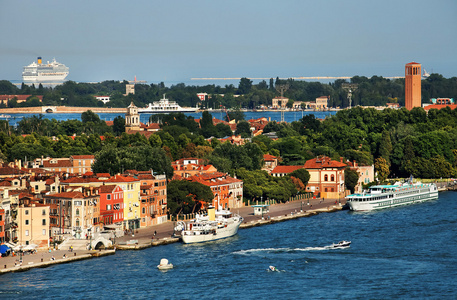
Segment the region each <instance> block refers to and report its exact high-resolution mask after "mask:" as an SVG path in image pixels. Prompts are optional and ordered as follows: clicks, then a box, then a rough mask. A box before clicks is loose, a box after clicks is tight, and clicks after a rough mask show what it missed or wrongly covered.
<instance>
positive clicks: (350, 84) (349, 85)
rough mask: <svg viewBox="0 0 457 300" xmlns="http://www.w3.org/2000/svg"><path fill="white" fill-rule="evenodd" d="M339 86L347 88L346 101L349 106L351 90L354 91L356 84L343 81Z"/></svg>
mask: <svg viewBox="0 0 457 300" xmlns="http://www.w3.org/2000/svg"><path fill="white" fill-rule="evenodd" d="M341 87H342V88H343V89H344V90H347V91H348V102H349V106H348V107H349V108H351V105H352V92H354V91H355V90H356V89H357V87H358V84H357V83H343V84H342V85H341Z"/></svg>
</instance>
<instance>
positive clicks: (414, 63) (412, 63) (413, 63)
mask: <svg viewBox="0 0 457 300" xmlns="http://www.w3.org/2000/svg"><path fill="white" fill-rule="evenodd" d="M406 65H407V66H411V65H420V63H417V62H414V61H412V62H410V63H409V64H406Z"/></svg>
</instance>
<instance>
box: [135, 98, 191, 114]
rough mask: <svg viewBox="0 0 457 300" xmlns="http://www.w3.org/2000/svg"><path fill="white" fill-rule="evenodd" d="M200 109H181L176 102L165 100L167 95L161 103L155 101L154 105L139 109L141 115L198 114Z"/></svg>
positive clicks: (150, 104)
mask: <svg viewBox="0 0 457 300" xmlns="http://www.w3.org/2000/svg"><path fill="white" fill-rule="evenodd" d="M197 110H198V107H181V106H179V104H178V103H176V102H175V101H170V100H168V99H167V98H165V94H164V95H163V98H162V99H160V100H159V101H154V102H153V103H149V104H148V106H146V107H143V108H138V112H139V113H150V114H167V113H173V112H182V113H184V112H196V111H197Z"/></svg>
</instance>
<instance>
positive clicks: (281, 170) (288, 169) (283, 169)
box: [271, 165, 305, 174]
mask: <svg viewBox="0 0 457 300" xmlns="http://www.w3.org/2000/svg"><path fill="white" fill-rule="evenodd" d="M304 168H305V166H303V165H301V166H276V167H275V168H274V169H273V171H271V173H272V174H273V173H274V174H289V173H292V172H293V171H295V170H299V169H304Z"/></svg>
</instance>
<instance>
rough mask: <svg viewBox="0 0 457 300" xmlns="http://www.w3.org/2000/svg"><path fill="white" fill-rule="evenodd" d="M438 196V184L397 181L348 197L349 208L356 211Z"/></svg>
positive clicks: (421, 200) (393, 205)
mask: <svg viewBox="0 0 457 300" xmlns="http://www.w3.org/2000/svg"><path fill="white" fill-rule="evenodd" d="M437 198H438V188H437V187H436V184H434V183H429V184H424V183H421V182H416V183H413V182H412V178H411V179H410V180H408V181H407V182H405V183H400V182H396V183H395V184H394V185H375V186H372V187H370V189H369V190H367V191H366V190H365V191H363V193H361V194H352V195H349V196H347V197H346V199H347V204H348V205H349V208H350V209H351V210H354V211H368V210H376V209H382V208H388V207H395V206H400V205H405V204H411V203H418V202H423V201H427V200H432V199H437Z"/></svg>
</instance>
